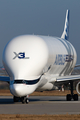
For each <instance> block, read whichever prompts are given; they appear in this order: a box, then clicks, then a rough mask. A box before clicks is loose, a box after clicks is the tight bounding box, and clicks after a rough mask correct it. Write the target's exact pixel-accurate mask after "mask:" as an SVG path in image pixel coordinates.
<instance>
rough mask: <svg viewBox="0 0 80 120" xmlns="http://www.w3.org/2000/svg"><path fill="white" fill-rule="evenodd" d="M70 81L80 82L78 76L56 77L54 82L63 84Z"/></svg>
mask: <svg viewBox="0 0 80 120" xmlns="http://www.w3.org/2000/svg"><path fill="white" fill-rule="evenodd" d="M71 80H73V81H74V80H80V75H70V76H61V77H57V78H56V79H55V81H56V82H65V81H71ZM50 82H51V83H53V82H54V81H53V80H50Z"/></svg>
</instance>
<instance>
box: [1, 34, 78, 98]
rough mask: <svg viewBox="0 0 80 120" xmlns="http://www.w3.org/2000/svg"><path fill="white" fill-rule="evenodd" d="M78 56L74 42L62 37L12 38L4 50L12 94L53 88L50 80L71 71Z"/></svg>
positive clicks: (18, 94) (17, 94) (4, 62)
mask: <svg viewBox="0 0 80 120" xmlns="http://www.w3.org/2000/svg"><path fill="white" fill-rule="evenodd" d="M76 59H77V55H76V51H75V49H74V47H73V46H72V44H71V43H70V42H69V41H67V40H63V39H61V38H56V37H49V36H36V35H22V36H18V37H16V38H14V39H12V40H11V41H9V42H8V44H7V45H6V47H5V49H4V52H3V64H4V67H5V69H6V71H7V72H8V74H9V76H10V81H11V82H10V90H11V93H12V94H13V95H15V96H20V97H21V96H26V95H28V94H31V93H32V92H34V91H35V90H46V89H48V90H51V89H53V88H54V85H53V84H52V83H49V80H50V79H54V78H56V77H57V76H64V75H69V74H71V72H72V70H73V68H74V66H75V64H76ZM18 81H19V82H18ZM23 81H24V82H23ZM54 81H55V79H54Z"/></svg>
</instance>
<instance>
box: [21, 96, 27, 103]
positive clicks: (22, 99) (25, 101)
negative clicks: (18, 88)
mask: <svg viewBox="0 0 80 120" xmlns="http://www.w3.org/2000/svg"><path fill="white" fill-rule="evenodd" d="M21 102H22V103H23V104H25V103H26V104H28V103H29V99H28V95H27V96H25V97H21Z"/></svg>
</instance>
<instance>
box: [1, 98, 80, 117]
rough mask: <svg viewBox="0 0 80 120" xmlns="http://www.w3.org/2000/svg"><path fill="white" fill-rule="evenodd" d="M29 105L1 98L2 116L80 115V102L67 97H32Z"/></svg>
mask: <svg viewBox="0 0 80 120" xmlns="http://www.w3.org/2000/svg"><path fill="white" fill-rule="evenodd" d="M29 101H30V102H29V104H22V103H21V102H18V103H15V104H14V103H13V97H12V96H0V114H37V115H40V114H80V97H79V101H66V97H65V96H30V98H29Z"/></svg>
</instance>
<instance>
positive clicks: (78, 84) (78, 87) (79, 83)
mask: <svg viewBox="0 0 80 120" xmlns="http://www.w3.org/2000/svg"><path fill="white" fill-rule="evenodd" d="M76 91H77V93H78V94H79V95H80V82H78V83H77V85H76Z"/></svg>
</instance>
